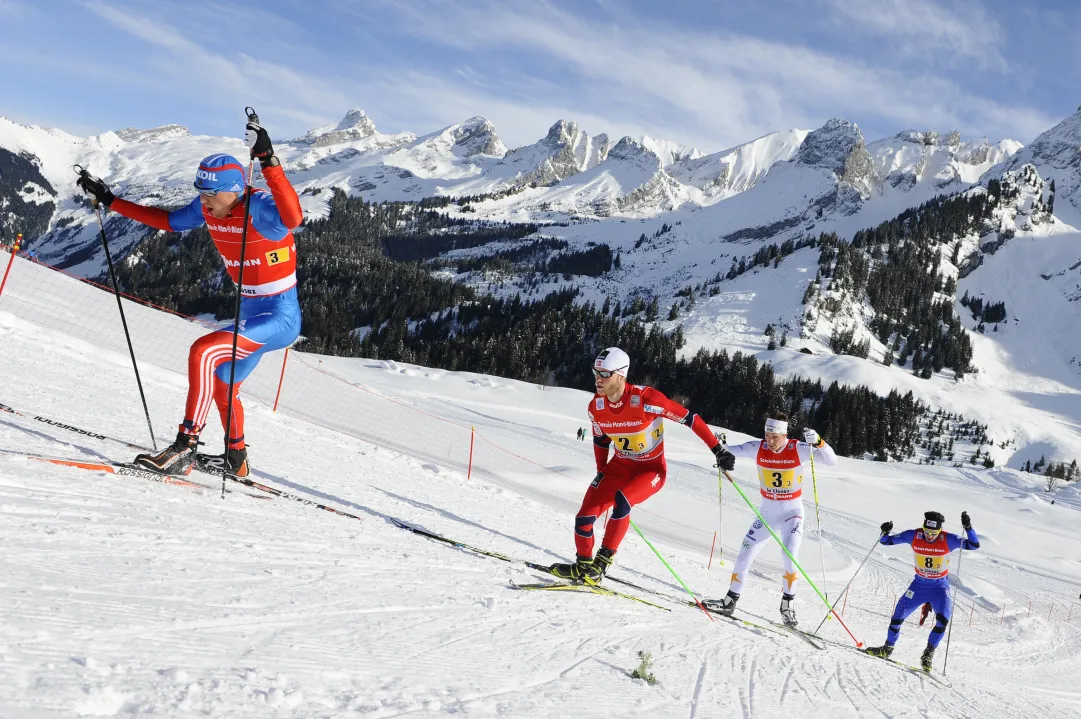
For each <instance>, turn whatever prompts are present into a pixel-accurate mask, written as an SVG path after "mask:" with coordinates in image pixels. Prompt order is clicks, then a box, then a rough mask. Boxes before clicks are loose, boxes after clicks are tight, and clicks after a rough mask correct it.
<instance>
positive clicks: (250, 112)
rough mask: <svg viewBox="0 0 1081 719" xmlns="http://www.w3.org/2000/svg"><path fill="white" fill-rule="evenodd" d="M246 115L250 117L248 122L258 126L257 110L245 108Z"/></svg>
mask: <svg viewBox="0 0 1081 719" xmlns="http://www.w3.org/2000/svg"><path fill="white" fill-rule="evenodd" d="M244 114H245V115H247V116H248V122H254V123H255V124H256V125H258V124H259V116H258V115H256V114H255V108H253V107H245V108H244Z"/></svg>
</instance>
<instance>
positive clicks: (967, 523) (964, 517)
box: [961, 512, 972, 531]
mask: <svg viewBox="0 0 1081 719" xmlns="http://www.w3.org/2000/svg"><path fill="white" fill-rule="evenodd" d="M961 526H962V527H964V528H965V531H968V530H969V529H972V518H971V517H969V516H968V512H961Z"/></svg>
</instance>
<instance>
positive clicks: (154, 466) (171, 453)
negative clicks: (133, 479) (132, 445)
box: [133, 432, 199, 477]
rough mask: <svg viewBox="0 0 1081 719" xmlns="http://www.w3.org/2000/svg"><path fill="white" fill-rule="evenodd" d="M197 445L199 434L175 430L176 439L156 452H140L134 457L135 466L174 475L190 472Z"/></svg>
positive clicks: (178, 475)
mask: <svg viewBox="0 0 1081 719" xmlns="http://www.w3.org/2000/svg"><path fill="white" fill-rule="evenodd" d="M198 446H199V435H197V434H187V433H186V432H177V433H176V440H175V441H174V442H173V443H172V444H171V445H169V446H168V447H166V448H165V449H163V450H162V451H160V452H158V453H157V454H140V455H138V456H137V457H136V458H135V462H134V463H133V464H135V466H137V467H141V468H142V469H149V470H150V471H151V472H157V473H158V474H165V475H169V476H174V477H182V476H186V475H189V474H191V466H192V465H193V464H194V463H195V452H196V448H197V447H198Z"/></svg>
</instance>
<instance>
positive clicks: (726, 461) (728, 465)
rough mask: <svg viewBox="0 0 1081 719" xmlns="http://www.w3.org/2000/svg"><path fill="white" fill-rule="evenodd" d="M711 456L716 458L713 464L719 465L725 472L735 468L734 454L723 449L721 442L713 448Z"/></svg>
mask: <svg viewBox="0 0 1081 719" xmlns="http://www.w3.org/2000/svg"><path fill="white" fill-rule="evenodd" d="M713 456H714V457H716V458H717V464H715V465H713V466H714V467H720V468H721V469H723V470H724V471H726V472H731V471H732V470H733V469H735V468H736V455H734V454H732V453H731V452H729V451H728V450H727V449H725V448H724V445H723V444H718V445H717V446H716V447H714V448H713Z"/></svg>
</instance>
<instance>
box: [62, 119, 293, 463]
mask: <svg viewBox="0 0 1081 719" xmlns="http://www.w3.org/2000/svg"><path fill="white" fill-rule="evenodd" d="M245 137H246V139H247V143H248V147H249V148H250V150H251V156H252V157H253V158H255V157H258V158H259V161H260V165H261V166H262V171H263V179H265V180H266V183H267V186H268V187H269V188H270V192H269V193H268V192H265V191H263V190H256V189H252V190H251V192H252V196H251V205H250V210H249V213H248V226H247V244H246V247H245V254H244V285H243V286H242V287H241V288H240V294H241V302H240V317H239V321H240V332H239V334H238V336H237V348H236V358H237V362H236V371H235V375H234V383H233V408H232V421H231V423H230V424H231V426H230V427H227V428H226V433H227V436H228V451H227V452H226V454H225V455H224V456H223V457H221V458H218V461H219V462H220V463H222V465H223V469H228V470H229V471H230V472H231V473H233V474H235V475H237V476H241V477H243V476H247V474H248V462H247V458H248V453H247V447H246V445H245V442H244V408H243V406H242V405H241V403H240V397H239V393H240V384H241V382H243V381H244V380H245V379H246V378H247V377H248V375H249V374H251V372H252V370H254V369H255V366H256V365H257V364H258V363H259V359H260V358H261V357H262V355H263V354H264V353H266V352H269V351H272V350H276V349H283V348H285V347H288V346H289V345H291V344H292V343H293V342H294V341H296V339H297V337H298V336H299V335H300V303H299V302H298V301H297V290H296V284H297V276H296V266H297V257H296V251H297V248H296V240H295V239H294V238H293V230H294V229H295V228H296V227H298V226H299V225H300V223H301V221H302V220H303V219H304V216H303V213H302V211H301V208H300V200H299V199H298V198H297V193H296V191H295V190H294V189H293V186H292V185H291V184H289V180H288V179H287V178H286V177H285V172H284V171H283V170H282V168H281V163H280V162H279V161H278V158H277V157H276V156H275V155H274V148H273V146H272V145H271V142H270V136H269V135H268V134H267V131H266V130H265V129H263V128H262V127H261V126H259V125H258V124H256V123H255V122H249V123H248V125H247V131H246V133H245ZM244 174H245V173H244V166H243V165H241V164H240V161H239V160H237V159H236V158H235V157H232V156H231V155H224V154H217V155H211V156H209V157H207V158H204V159H203V161H202V162H200V163H199V169H198V170H197V171H196V173H195V189H196V190H198V191H199V195H198V196H197V197H196V198H195V199H193V200H192V201H191V202H190V203H188V204H187V205H185V206H184V207H181V208H180V209H178V210H172V211H169V210H164V209H161V208H157V207H147V206H144V205H137V204H135V203H134V202H128V201H127V200H124V199H121V198H119V197H116V196H114V195H113V193H112V191H111V190H110V189H109V186H108V185H106V184H105V183H104V182H102V181H101V180H100V179H99V178H96V177H91V176H90V175H89V174H88V173H85V172H84V173H83V175H82V176H81V177H80V179H79V182H78V184H79V186H80V187H81V188H82V189H83V191H84V192H86V193H87V194H88V195H91V196H92V197H94V199H95V200H97V201H98V202H99V203H101V204H103V205H105V206H106V207H108V208H109V209H111V210H113V211H114V212H118V213H120V214H121V215H124V216H125V217H128V218H131V219H133V220H136V221H137V222H141V223H143V224H144V225H149V226H151V227H153V228H155V229H158V230H162V231H165V232H183V231H185V230H192V229H195V228H196V227H201V226H203V225H204V224H205V225H206V227H207V230H208V231H209V232H210V237H211V239H213V241H214V245H215V246H216V247H217V249H218V252H219V253H221V258H222V261H223V262H224V263H225V269H226V271H227V272H228V273H229V277H231V278H232V280H233V282H234V283H235V282H237V281H238V280H239V272H240V261H241V257H240V249H241V238H242V235H243V233H244V217H245V210H244V204H245V194H246V192H247V191H248V185H247V178H245V176H244ZM232 348H233V327H232V326H229V327H226V328H223V329H220V330H217V331H215V332H211V333H210V334H208V335H205V336H203V337H200V338H199V339H198V340H196V341H195V344H193V345H192V347H191V351H190V352H189V354H188V398H187V402H186V404H185V408H184V421H183V422H182V423H181V425H180V430H179V432H178V433H177V436H176V441H174V442H173V444H172V445H170V446H169V447H166V448H165V449H164V450H163V451H162V452H159V453H158V454H156V455H151V454H140V455H139V456H138V457H136V458H135V463H136V464H138V465H140V466H142V467H144V468H146V469H150V470H152V471H155V472H160V473H162V474H170V475H177V474H179V475H186V474H189V473H190V472H191V468H192V464H193V463H194V461H195V455H196V448H197V447H198V443H199V434H200V433H201V432H202V430H203V427H204V426H205V424H206V417H207V414H208V413H209V412H210V407H211V404H216V405H217V407H218V411H219V413H220V414H221V421H222V426H223V427H224V425H225V423H226V421H227V420H226V417H227V416H228V408H229V376H230V371H231V367H230V364H231V357H232Z"/></svg>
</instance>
